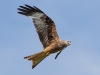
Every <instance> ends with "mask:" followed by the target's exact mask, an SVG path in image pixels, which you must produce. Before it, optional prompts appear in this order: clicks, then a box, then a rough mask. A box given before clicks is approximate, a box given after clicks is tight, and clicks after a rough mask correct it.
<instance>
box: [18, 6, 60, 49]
mask: <svg viewBox="0 0 100 75" xmlns="http://www.w3.org/2000/svg"><path fill="white" fill-rule="evenodd" d="M18 10H19V12H18V13H19V14H22V15H25V16H30V17H32V19H33V22H34V26H35V28H36V31H37V33H38V36H39V39H40V41H41V42H42V44H43V47H44V48H45V47H47V46H49V45H50V43H52V42H54V41H58V40H59V36H58V34H57V31H56V26H55V23H54V22H53V20H52V19H51V18H50V17H48V16H47V15H46V14H45V13H44V12H42V11H41V10H40V9H39V8H37V7H35V6H33V7H31V6H29V5H26V4H25V6H20V8H18Z"/></svg>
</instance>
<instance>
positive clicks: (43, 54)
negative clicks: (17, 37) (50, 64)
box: [24, 51, 47, 69]
mask: <svg viewBox="0 0 100 75" xmlns="http://www.w3.org/2000/svg"><path fill="white" fill-rule="evenodd" d="M46 57H47V55H46V52H44V51H42V52H39V53H36V54H33V55H30V56H26V57H24V59H28V60H30V61H32V69H33V68H34V67H35V66H37V65H38V64H39V63H40V62H41V61H42V60H43V59H44V58H46Z"/></svg>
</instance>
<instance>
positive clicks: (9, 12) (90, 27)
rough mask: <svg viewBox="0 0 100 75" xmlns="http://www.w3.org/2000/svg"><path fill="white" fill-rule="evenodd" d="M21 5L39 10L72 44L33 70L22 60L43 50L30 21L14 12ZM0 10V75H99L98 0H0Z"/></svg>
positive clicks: (99, 13)
mask: <svg viewBox="0 0 100 75" xmlns="http://www.w3.org/2000/svg"><path fill="white" fill-rule="evenodd" d="M24 4H29V5H31V6H33V5H34V6H36V7H38V8H40V9H41V10H42V11H43V12H45V13H46V14H47V15H48V16H49V17H51V18H52V19H53V21H54V22H55V23H56V27H57V32H58V34H59V37H60V38H61V39H65V40H71V42H72V44H71V45H70V46H69V47H68V48H66V49H65V50H64V51H63V52H62V53H61V54H60V55H59V57H58V58H57V59H56V60H55V59H54V57H55V55H56V54H53V55H50V56H49V57H48V58H46V59H45V60H43V61H42V62H41V63H40V64H39V65H38V66H36V67H35V68H34V69H31V64H32V63H31V62H30V61H27V60H24V59H23V57H24V56H27V55H31V54H34V53H37V52H39V51H41V50H43V47H42V45H41V43H40V41H39V38H38V35H37V33H36V30H35V27H34V25H33V23H32V20H31V19H30V18H27V17H25V16H22V15H20V14H18V13H17V12H18V10H17V8H18V7H19V5H24ZM0 11H1V12H0V57H1V60H0V75H33V74H34V75H40V74H42V75H100V47H99V45H100V0H63V1H61V0H55V1H54V0H15V1H14V0H8V1H7V0H1V2H0Z"/></svg>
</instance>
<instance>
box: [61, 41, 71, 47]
mask: <svg viewBox="0 0 100 75" xmlns="http://www.w3.org/2000/svg"><path fill="white" fill-rule="evenodd" d="M63 42H64V43H65V44H66V46H69V45H71V41H69V40H63Z"/></svg>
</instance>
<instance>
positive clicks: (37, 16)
mask: <svg viewBox="0 0 100 75" xmlns="http://www.w3.org/2000/svg"><path fill="white" fill-rule="evenodd" d="M43 15H44V14H43V13H39V12H36V13H33V14H32V15H31V16H28V17H31V18H37V19H40V17H42V16H43Z"/></svg>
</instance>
